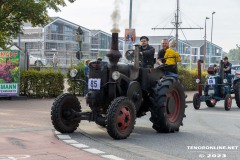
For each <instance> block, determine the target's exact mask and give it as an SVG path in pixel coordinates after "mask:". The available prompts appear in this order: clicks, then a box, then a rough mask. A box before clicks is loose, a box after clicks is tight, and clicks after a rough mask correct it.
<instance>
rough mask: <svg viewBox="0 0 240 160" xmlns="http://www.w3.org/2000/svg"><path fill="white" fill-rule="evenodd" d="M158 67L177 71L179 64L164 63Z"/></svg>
mask: <svg viewBox="0 0 240 160" xmlns="http://www.w3.org/2000/svg"><path fill="white" fill-rule="evenodd" d="M158 68H159V69H161V70H162V71H164V72H173V71H177V65H167V64H162V65H160V66H158Z"/></svg>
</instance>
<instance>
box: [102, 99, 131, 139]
mask: <svg viewBox="0 0 240 160" xmlns="http://www.w3.org/2000/svg"><path fill="white" fill-rule="evenodd" d="M135 121H136V108H135V106H134V104H133V103H132V101H130V100H129V99H128V98H127V97H118V98H116V99H114V100H113V101H112V103H111V104H110V106H109V108H108V111H107V117H106V128H107V132H108V134H109V135H110V136H111V137H112V138H114V139H126V138H127V137H128V136H129V135H130V134H131V133H132V131H133V128H134V125H135Z"/></svg>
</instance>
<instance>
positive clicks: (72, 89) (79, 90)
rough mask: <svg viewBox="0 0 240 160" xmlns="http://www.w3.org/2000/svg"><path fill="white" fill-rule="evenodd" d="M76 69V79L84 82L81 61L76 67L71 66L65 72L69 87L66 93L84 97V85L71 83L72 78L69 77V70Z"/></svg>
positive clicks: (82, 63)
mask: <svg viewBox="0 0 240 160" xmlns="http://www.w3.org/2000/svg"><path fill="white" fill-rule="evenodd" d="M73 68H75V69H77V71H78V74H77V76H76V79H81V80H83V81H84V82H85V79H84V61H81V62H80V63H79V64H78V65H77V66H71V67H69V68H68V72H67V82H68V85H69V88H68V92H69V93H72V94H77V95H84V87H85V83H84V82H77V83H76V82H75V81H73V78H72V77H71V76H70V71H71V69H73Z"/></svg>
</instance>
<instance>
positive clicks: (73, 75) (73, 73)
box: [70, 69, 78, 78]
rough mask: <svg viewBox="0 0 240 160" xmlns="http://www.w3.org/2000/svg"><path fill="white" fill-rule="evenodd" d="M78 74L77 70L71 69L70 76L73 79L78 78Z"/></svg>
mask: <svg viewBox="0 0 240 160" xmlns="http://www.w3.org/2000/svg"><path fill="white" fill-rule="evenodd" d="M77 72H78V71H77V70H76V69H71V71H70V76H71V77H72V78H74V77H76V75H77Z"/></svg>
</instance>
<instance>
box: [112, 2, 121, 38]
mask: <svg viewBox="0 0 240 160" xmlns="http://www.w3.org/2000/svg"><path fill="white" fill-rule="evenodd" d="M121 2H122V1H121V0H114V10H113V13H112V15H111V18H112V21H113V28H112V30H111V32H112V33H119V32H120V29H119V22H120V19H121V15H120V4H121Z"/></svg>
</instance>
